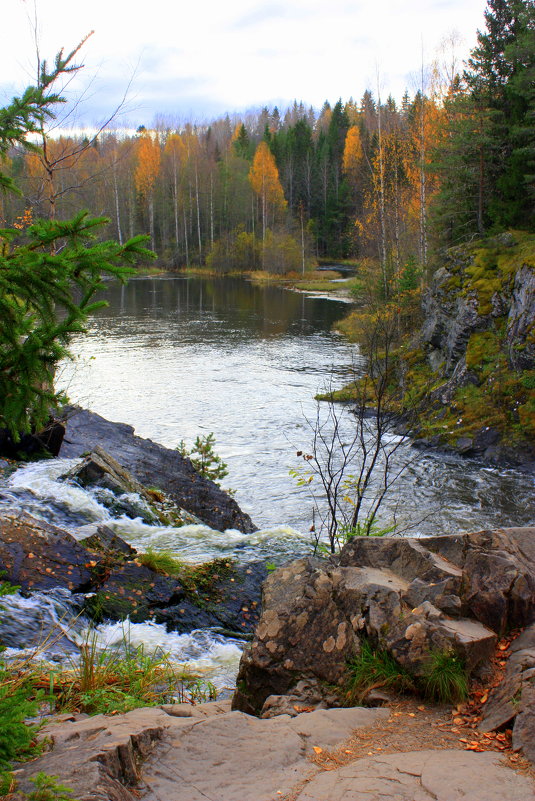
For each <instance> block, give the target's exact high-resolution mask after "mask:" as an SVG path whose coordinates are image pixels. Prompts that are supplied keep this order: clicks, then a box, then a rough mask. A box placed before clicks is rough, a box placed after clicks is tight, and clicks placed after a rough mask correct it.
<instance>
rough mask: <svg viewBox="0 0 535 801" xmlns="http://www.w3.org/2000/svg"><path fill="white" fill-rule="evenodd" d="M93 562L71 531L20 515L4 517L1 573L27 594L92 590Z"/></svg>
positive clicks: (1, 523) (0, 541) (0, 528)
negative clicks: (51, 590)
mask: <svg viewBox="0 0 535 801" xmlns="http://www.w3.org/2000/svg"><path fill="white" fill-rule="evenodd" d="M90 562H91V554H90V553H89V552H88V551H87V550H86V548H84V547H83V545H80V543H79V542H77V541H76V539H75V538H74V537H73V536H72V534H69V533H68V532H67V531H64V530H63V529H60V528H57V527H56V526H52V525H50V524H49V523H45V521H44V520H37V519H36V518H34V517H31V515H28V514H25V513H23V512H19V511H17V512H13V513H9V512H7V513H4V514H2V515H0V573H1V572H2V571H3V572H4V573H5V577H7V579H8V580H9V581H10V582H11V583H12V584H17V585H20V586H21V587H22V589H23V590H48V589H52V588H53V587H64V588H65V589H68V590H70V591H71V592H82V591H85V590H89V588H90V586H91V564H90Z"/></svg>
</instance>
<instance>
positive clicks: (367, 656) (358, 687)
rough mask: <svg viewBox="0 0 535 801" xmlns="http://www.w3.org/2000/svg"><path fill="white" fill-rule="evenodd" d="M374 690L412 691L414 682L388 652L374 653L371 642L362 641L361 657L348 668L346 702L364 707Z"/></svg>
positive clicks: (354, 660)
mask: <svg viewBox="0 0 535 801" xmlns="http://www.w3.org/2000/svg"><path fill="white" fill-rule="evenodd" d="M374 689H386V690H394V691H395V692H402V691H407V690H409V691H412V690H414V680H413V678H412V676H411V675H410V674H409V673H408V671H407V670H405V668H403V667H402V666H401V665H400V664H399V663H398V662H396V660H395V659H394V657H393V656H391V654H389V653H388V651H384V650H381V649H379V648H377V649H374V648H373V647H372V644H371V643H370V641H369V640H362V641H361V648H360V653H359V654H358V655H357V656H356V657H355V658H354V659H353V660H352V661H351V662H350V663H349V666H348V675H347V680H346V687H345V691H346V698H347V700H348V702H349V703H351V704H357V703H361V702H362V700H363V699H364V698H365V697H366V695H367V694H368V693H369V692H370V690H374Z"/></svg>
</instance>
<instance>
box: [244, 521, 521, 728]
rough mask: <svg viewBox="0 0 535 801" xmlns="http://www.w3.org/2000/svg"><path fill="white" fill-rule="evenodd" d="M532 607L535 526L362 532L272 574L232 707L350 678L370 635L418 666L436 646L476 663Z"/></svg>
mask: <svg viewBox="0 0 535 801" xmlns="http://www.w3.org/2000/svg"><path fill="white" fill-rule="evenodd" d="M534 619H535V529H533V528H532V529H500V530H497V531H483V532H477V533H475V534H460V535H452V536H442V537H430V538H426V539H409V538H407V539H400V538H394V537H384V538H381V539H377V538H373V537H354V538H353V539H352V540H351V541H350V542H349V543H348V544H347V545H346V546H345V547H344V548H343V549H342V551H341V554H340V557H339V558H338V559H336V560H332V561H323V560H319V559H312V558H308V559H300V560H298V561H296V562H292V563H291V564H289V565H286V566H284V567H282V568H280V569H279V570H277V571H276V572H275V573H273V574H271V575H270V576H269V577H268V579H267V580H266V582H265V584H264V589H263V612H262V617H261V620H260V624H259V626H258V627H257V630H256V633H255V638H254V640H253V642H252V643H251V644H250V645H249V646H247V647H246V649H245V650H244V653H243V656H242V660H241V663H240V670H239V674H238V680H237V690H236V693H235V695H234V701H233V704H234V708H236V709H241V710H243V711H245V712H249V713H256V714H258V713H259V712H260V711H261V710H262V707H263V705H264V703H265V702H266V699H267V698H268V697H269V696H273V695H288V694H291V693H292V692H293V690H294V688H295V687H296V685H297V684H298V682H299V681H300V680H313V681H316V682H317V681H319V682H320V683H322V682H323V683H327V684H337V683H340V682H341V681H342V679H343V677H344V674H345V672H346V666H347V661H348V659H349V658H350V657H352V656H354V655H356V654H358V653H359V651H360V647H361V641H362V639H363V638H366V639H368V640H371V641H372V642H373V643H374V644H375V645H376V646H378V647H380V648H381V649H385V650H387V651H388V652H389V653H390V654H392V656H394V658H395V659H396V660H397V662H398V663H399V664H400V665H402V666H403V667H404V668H405V669H407V670H408V671H409V672H410V673H411V674H412V675H413V676H416V677H418V676H421V675H422V674H424V673H425V670H426V666H427V662H428V660H429V655H430V654H431V653H432V652H437V651H441V652H444V651H447V652H452V653H454V654H457V655H458V656H459V657H460V658H461V659H462V661H463V662H464V664H465V665H466V668H467V670H468V671H469V672H472V673H473V672H476V671H479V670H482V669H484V668H485V666H486V665H487V664H488V661H489V658H490V656H491V655H492V653H493V652H494V646H495V644H496V639H497V634H499V633H501V632H503V631H504V630H505V629H508V628H511V627H513V626H517V627H518V626H524V625H529V624H530V623H532V622H533V620H534ZM305 702H306V699H305Z"/></svg>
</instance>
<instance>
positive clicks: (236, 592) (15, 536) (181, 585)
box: [0, 511, 267, 633]
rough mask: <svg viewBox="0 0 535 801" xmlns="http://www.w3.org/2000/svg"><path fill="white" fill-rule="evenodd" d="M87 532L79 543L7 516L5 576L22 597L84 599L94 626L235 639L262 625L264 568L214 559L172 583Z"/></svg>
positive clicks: (0, 550)
mask: <svg viewBox="0 0 535 801" xmlns="http://www.w3.org/2000/svg"><path fill="white" fill-rule="evenodd" d="M82 533H83V534H85V535H86V536H85V537H83V538H82V539H80V540H77V539H75V538H74V537H73V536H72V534H70V533H69V532H67V531H64V530H63V529H60V528H58V527H56V526H52V525H50V524H48V523H46V522H45V521H43V520H37V519H36V518H33V517H31V516H30V515H28V514H24V513H21V512H19V511H16V512H4V513H2V514H0V573H3V574H4V577H5V578H7V579H8V580H9V581H10V582H11V583H12V584H15V585H18V586H20V587H21V589H22V590H23V591H24V592H34V591H37V590H50V589H52V588H63V589H67V590H69V591H70V592H71V593H85V594H86V595H87V598H86V600H85V603H84V609H85V611H86V613H87V614H89V615H90V617H91V618H92V619H94V620H96V621H101V620H124V619H125V618H126V617H129V618H130V620H132V621H133V622H142V621H144V620H154V621H156V622H157V623H165V624H166V626H167V628H168V629H169V630H172V631H178V632H187V631H191V630H192V629H195V628H200V627H210V626H215V627H219V628H224V629H226V630H229V631H232V632H235V633H247V632H250V631H252V630H253V628H254V626H255V625H256V624H257V623H258V620H259V609H260V586H261V583H262V581H263V580H264V578H265V577H266V575H267V571H266V567H265V564H264V563H263V562H251V563H245V564H243V565H238V564H235V563H234V562H232V561H231V560H215V561H213V562H209V563H206V565H204V566H200V567H197V568H192V567H191V566H190V567H187V566H186V567H184V569H183V573H182V574H181V572H180V571H179V572H178V574H177V575H176V576H168V575H162V574H161V573H159V572H157V571H156V570H154V569H152V568H151V567H148V566H145V565H143V564H141V563H140V562H139V561H138V560H137V559H136V555H137V554H136V551H135V549H134V548H132V547H131V546H130V545H128V543H126V542H125V541H124V540H122V539H121V538H120V537H118V536H117V535H116V534H115V533H114V532H112V531H110V530H109V529H107V528H106V527H105V526H99V527H97V526H94V527H91V526H86V527H84V530H83V532H82ZM196 569H197V570H198V571H199V573H198V576H196V574H195V570H196ZM201 574H202V575H201ZM197 579H198V580H197ZM197 585H198V586H197Z"/></svg>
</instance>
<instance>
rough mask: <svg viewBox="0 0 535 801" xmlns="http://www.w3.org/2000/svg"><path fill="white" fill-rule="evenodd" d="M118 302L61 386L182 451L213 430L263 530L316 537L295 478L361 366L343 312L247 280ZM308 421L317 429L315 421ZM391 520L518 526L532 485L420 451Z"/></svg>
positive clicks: (160, 290) (124, 296)
mask: <svg viewBox="0 0 535 801" xmlns="http://www.w3.org/2000/svg"><path fill="white" fill-rule="evenodd" d="M105 297H106V300H107V301H108V304H109V305H108V307H107V308H104V309H101V310H100V311H99V312H98V313H97V314H96V315H95V316H93V317H92V318H91V320H90V321H89V326H88V332H87V334H86V335H84V336H80V337H78V338H77V339H75V341H74V343H73V352H74V353H75V354H76V362H75V363H74V364H73V365H71V364H67V365H65V366H64V368H63V371H62V375H61V382H62V385H63V386H65V387H66V389H67V391H68V393H69V396H70V398H71V399H72V400H73V401H74V402H77V403H79V404H80V405H82V406H85V407H86V408H89V409H91V410H93V411H96V412H98V413H99V414H102V415H103V416H104V417H107V418H109V419H111V420H117V421H122V422H127V423H130V424H131V425H133V426H134V427H135V429H136V433H137V434H139V435H140V436H143V437H149V438H151V439H154V440H156V441H157V442H161V443H162V444H163V445H166V446H168V447H174V446H175V445H177V444H178V443H179V442H180V440H182V439H183V440H185V441H186V443H187V444H188V445H190V444H191V443H192V442H193V440H194V439H195V437H196V436H197V434H208V433H210V432H213V433H214V435H215V439H216V450H217V452H218V453H219V454H220V455H221V456H222V457H223V459H224V460H225V462H227V464H228V467H229V475H228V477H227V478H226V479H225V480H224V485H225V486H228V487H230V488H233V489H234V490H235V493H236V500H237V501H238V503H239V504H240V506H241V507H242V508H243V509H244V510H245V511H246V512H248V513H249V514H250V516H251V518H252V519H253V521H254V522H255V524H256V525H257V526H258V527H259V528H266V527H272V526H277V525H281V524H284V525H287V526H291V527H292V528H295V529H297V530H299V531H301V532H306V531H308V529H309V527H310V524H311V518H312V501H311V499H310V497H309V494H308V492H307V490H306V488H299V487H297V485H296V482H295V480H293V479H292V478H290V475H289V471H290V469H291V468H297V467H298V466H299V464H301V463H302V462H301V460H299V459H298V458H297V457H296V451H298V450H303V451H305V452H306V451H308V450H309V449H310V444H311V439H312V431H311V425H310V424H311V423H312V424H313V422H314V420H315V418H316V404H315V401H314V400H313V398H314V395H315V394H316V393H317V392H318V391H321V390H323V389H325V388H326V387H328V386H332V387H333V388H338V387H340V386H342V385H343V383H344V380H346V379H347V378H348V376H350V375H351V374H352V373H353V371H354V370H355V369H357V370H358V369H359V366H360V361H361V360H360V358H359V354H358V348H356V347H355V346H352V345H350V344H348V343H347V342H346V341H345V340H344V339H343V338H342V337H341V336H340V335H339V334H338V333H336V332H335V331H334V330H333V326H334V325H335V323H336V321H337V320H339V319H340V318H341V317H342V316H343V315H344V314H345V313H346V312H347V304H345V303H343V302H340V301H336V300H331V299H327V298H321V297H314V296H309V295H305V294H302V293H296V292H292V291H288V290H286V289H284V288H281V287H277V286H272V285H268V286H259V285H255V284H252V283H250V282H248V281H245V280H241V279H239V278H221V279H202V278H184V277H170V276H162V277H155V278H139V279H135V280H133V281H131V282H130V283H129V285H128V286H127V287H121V286H118V285H110V286H109V288H108V289H107V290H106V293H105ZM307 421H310V422H307ZM402 455H403V457H404V458H406V459H407V460H410V461H411V465H410V467H409V468H408V469H407V471H406V472H405V474H404V476H403V477H402V479H401V480H400V481H399V483H398V485H397V487H396V490H395V491H394V492H393V493H392V494H391V496H390V497H388V498H387V499H386V501H385V504H384V507H383V511H382V519H383V522H384V523H385V524H387V523H389V522H390V519H391V518H392V516H393V514H394V512H396V514H397V515H398V516H399V514H400V512H399V509H400V506H401V507H403V511H402V519H403V523H404V524H406V525H412V526H414V529H413V531H414V532H415V533H420V534H431V533H447V532H451V531H455V530H463V531H466V530H471V529H472V530H473V529H477V528H482V527H491V526H494V527H496V526H503V525H522V524H527V523H529V522H531V521H533V519H534V511H533V508H532V506H531V503H530V500H532V497H533V495H532V493H533V482H532V481H531V480H530V479H528V478H527V477H526V476H525V475H524V474H522V473H521V472H520V471H517V470H504V469H497V468H494V467H485V466H483V465H481V464H480V463H478V462H476V461H471V460H466V459H461V458H459V457H456V456H445V455H444V454H434V453H422V452H420V453H418V454H417V453H416V452H415V451H414V449H410V446H409V445H408V444H407V445H404V446H403V449H402Z"/></svg>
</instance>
